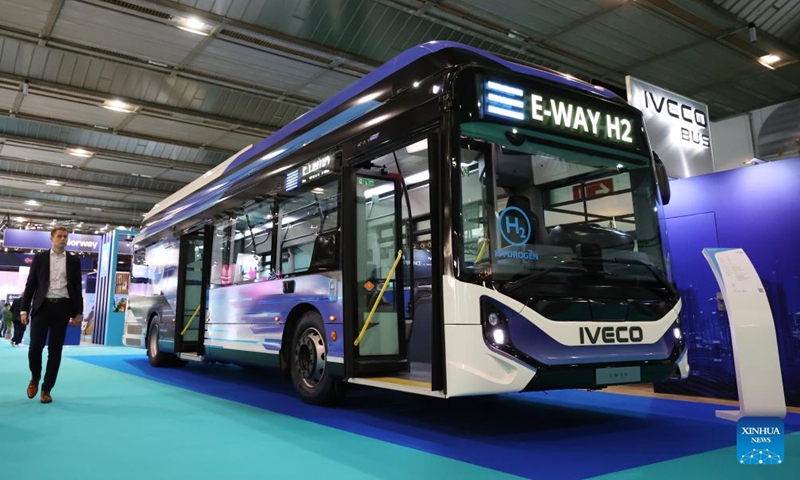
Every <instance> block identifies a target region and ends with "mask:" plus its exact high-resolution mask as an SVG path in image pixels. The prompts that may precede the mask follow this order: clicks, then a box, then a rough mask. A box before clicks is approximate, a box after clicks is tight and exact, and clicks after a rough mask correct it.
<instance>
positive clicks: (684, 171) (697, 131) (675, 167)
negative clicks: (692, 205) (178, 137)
mask: <svg viewBox="0 0 800 480" xmlns="http://www.w3.org/2000/svg"><path fill="white" fill-rule="evenodd" d="M625 80H626V83H627V86H628V103H630V104H631V105H633V106H634V107H636V108H638V109H639V110H641V111H642V114H643V115H644V124H645V126H646V127H647V134H648V136H649V137H650V145H651V146H652V148H653V150H655V151H656V153H658V156H659V157H661V160H663V161H664V165H665V166H666V167H667V173H668V174H669V176H671V177H679V178H686V177H692V176H695V175H701V174H704V173H711V172H713V171H714V161H713V158H712V156H711V131H710V130H709V121H708V107H707V106H706V105H705V104H703V103H700V102H696V101H694V100H691V99H689V98H686V97H683V96H681V95H678V94H677V93H674V92H670V91H669V90H665V89H663V88H660V87H657V86H655V85H652V84H649V83H647V82H643V81H641V80H639V79H637V78H633V77H631V76H628V77H626V78H625Z"/></svg>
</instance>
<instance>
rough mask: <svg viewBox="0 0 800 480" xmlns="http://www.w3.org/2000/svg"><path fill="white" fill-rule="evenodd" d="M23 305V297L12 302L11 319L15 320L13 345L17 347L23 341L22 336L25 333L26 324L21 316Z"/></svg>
mask: <svg viewBox="0 0 800 480" xmlns="http://www.w3.org/2000/svg"><path fill="white" fill-rule="evenodd" d="M21 306H22V297H17V298H15V299H14V301H13V302H11V320H12V321H13V322H14V336H13V337H11V345H13V346H15V347H16V346H19V344H20V343H22V336H23V335H25V328H26V325H23V324H22V320H20V318H19V312H20V307H21Z"/></svg>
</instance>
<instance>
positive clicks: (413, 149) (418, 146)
mask: <svg viewBox="0 0 800 480" xmlns="http://www.w3.org/2000/svg"><path fill="white" fill-rule="evenodd" d="M427 149H428V140H427V139H425V140H420V141H419V142H417V143H412V144H411V145H409V146H407V147H406V152H408V153H417V152H421V151H423V150H427Z"/></svg>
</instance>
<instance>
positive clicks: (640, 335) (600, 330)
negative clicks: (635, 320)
mask: <svg viewBox="0 0 800 480" xmlns="http://www.w3.org/2000/svg"><path fill="white" fill-rule="evenodd" d="M580 336H581V345H586V344H587V343H591V344H592V345H595V344H597V342H600V343H641V342H642V340H643V339H644V332H643V331H642V327H595V328H594V329H592V328H589V327H580Z"/></svg>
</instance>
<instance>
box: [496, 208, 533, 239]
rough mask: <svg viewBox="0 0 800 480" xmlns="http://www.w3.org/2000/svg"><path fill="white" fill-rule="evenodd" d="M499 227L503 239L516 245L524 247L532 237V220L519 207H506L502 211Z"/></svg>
mask: <svg viewBox="0 0 800 480" xmlns="http://www.w3.org/2000/svg"><path fill="white" fill-rule="evenodd" d="M498 228H499V229H500V235H501V236H502V237H503V240H505V241H506V242H508V243H509V244H511V245H512V246H515V247H523V246H525V245H527V244H528V240H529V239H530V238H531V220H530V218H528V215H527V214H526V213H525V212H523V211H522V209H520V208H517V207H506V208H504V209H503V211H502V212H500V219H499V225H498Z"/></svg>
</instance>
